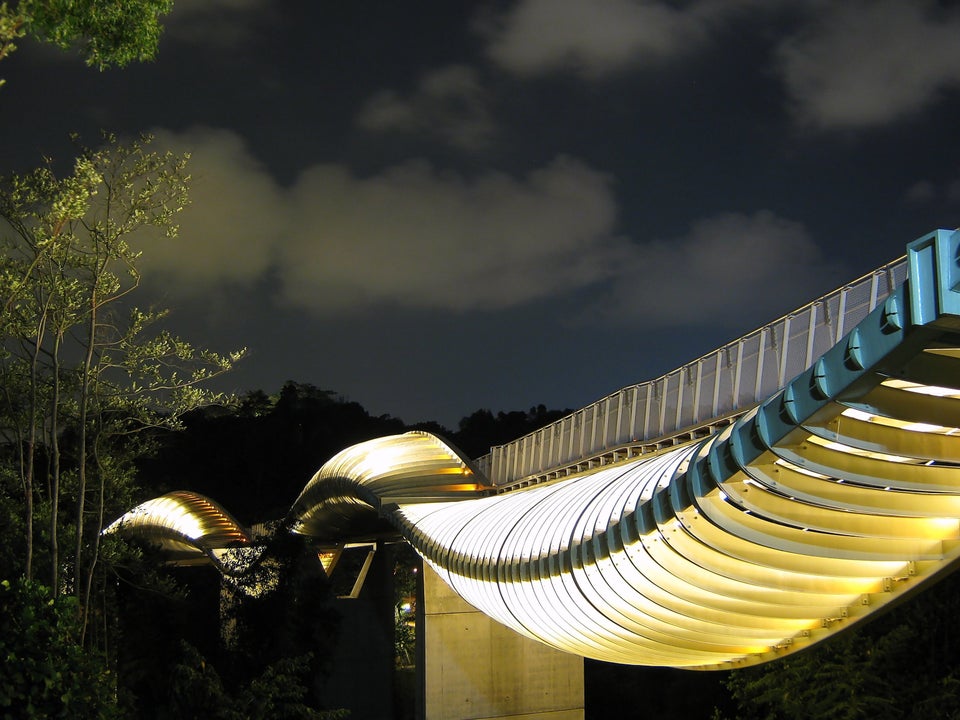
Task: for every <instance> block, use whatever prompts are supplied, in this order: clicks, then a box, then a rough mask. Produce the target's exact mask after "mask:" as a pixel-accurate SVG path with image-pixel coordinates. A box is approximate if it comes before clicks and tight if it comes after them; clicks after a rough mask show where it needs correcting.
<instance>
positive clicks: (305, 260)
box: [144, 129, 624, 313]
mask: <svg viewBox="0 0 960 720" xmlns="http://www.w3.org/2000/svg"><path fill="white" fill-rule="evenodd" d="M156 136H157V144H158V145H159V146H160V147H169V148H172V149H176V150H185V149H189V150H191V151H192V155H193V157H192V160H191V165H190V168H191V172H192V174H193V176H194V181H193V189H192V193H191V197H192V199H193V203H192V205H191V206H190V207H189V208H188V209H187V210H185V211H184V212H183V213H182V215H181V219H180V220H181V223H180V224H181V232H180V237H179V238H177V239H176V240H174V241H170V242H161V243H157V244H156V245H152V246H149V247H147V248H146V250H147V252H146V253H145V257H144V269H145V271H146V272H148V273H156V274H158V275H159V276H161V277H163V278H164V279H165V281H166V283H165V284H166V287H167V288H168V290H169V291H170V292H177V291H179V292H181V293H191V292H200V291H203V290H205V289H207V288H208V287H210V286H212V285H217V284H223V283H247V284H250V283H254V282H257V281H258V280H260V279H262V278H264V277H266V276H267V274H268V273H270V274H271V277H274V278H275V279H276V281H277V282H278V284H279V288H280V290H279V292H280V294H281V298H282V299H283V300H284V301H285V302H287V303H289V304H292V305H297V306H300V307H303V308H305V309H307V310H310V311H313V312H317V313H331V312H345V311H349V310H351V309H360V308H363V307H367V306H369V305H371V304H377V303H392V304H398V305H402V306H407V307H419V308H441V309H449V310H467V309H474V308H503V307H508V306H511V305H516V304H519V303H522V302H526V301H529V300H533V299H536V298H541V297H545V296H548V295H551V294H553V293H557V292H561V291H564V290H566V289H569V288H575V287H581V286H583V285H587V284H590V283H593V282H597V281H598V280H601V279H604V278H606V277H608V276H610V274H611V273H612V272H613V268H614V267H615V265H616V263H615V261H614V259H615V257H616V256H617V254H618V253H619V252H621V251H622V247H623V245H624V242H623V241H622V240H619V239H617V238H615V237H613V231H614V227H615V223H616V203H615V201H614V198H613V195H612V192H611V188H610V180H609V178H608V177H606V176H605V175H603V174H601V173H599V172H597V171H595V170H592V169H591V168H589V167H587V166H586V165H584V164H583V163H581V162H579V161H577V160H574V159H570V158H563V157H561V158H558V159H556V160H555V161H554V162H552V163H550V164H549V165H547V166H546V167H543V168H541V169H539V170H535V171H533V172H531V173H529V174H528V175H527V176H526V177H523V178H514V177H511V176H508V175H505V174H502V173H494V172H491V173H487V174H485V175H481V176H480V177H477V178H464V177H461V176H459V175H456V174H451V173H444V172H440V171H438V170H436V169H434V168H433V167H431V166H430V165H429V164H427V163H426V162H422V161H411V162H408V163H405V164H403V165H398V166H395V167H392V168H387V169H386V170H384V171H382V172H381V173H379V174H377V175H374V176H372V177H367V178H358V177H355V176H354V175H352V174H351V173H350V171H349V170H348V169H346V168H344V167H342V166H338V165H318V166H314V167H311V168H308V169H307V170H306V171H304V173H303V174H302V175H301V177H300V178H299V179H298V180H297V181H296V182H295V184H294V185H293V186H292V187H290V188H281V187H279V186H278V185H277V184H276V182H275V181H274V180H273V179H272V178H271V177H270V175H269V174H268V173H267V172H266V170H265V169H264V168H263V167H262V166H261V165H260V164H259V163H258V162H256V161H255V160H254V159H253V158H252V157H251V156H250V154H249V152H248V151H247V149H246V148H245V146H244V144H243V143H242V141H241V140H240V139H239V138H238V137H237V136H236V135H234V134H233V133H231V132H229V131H225V130H219V131H214V130H209V129H200V130H193V131H190V132H187V133H182V134H173V133H170V132H166V131H159V132H157V133H156Z"/></svg>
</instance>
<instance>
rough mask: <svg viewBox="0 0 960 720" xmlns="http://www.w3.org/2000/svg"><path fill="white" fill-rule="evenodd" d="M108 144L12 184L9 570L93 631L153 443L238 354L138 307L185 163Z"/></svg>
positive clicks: (0, 415)
mask: <svg viewBox="0 0 960 720" xmlns="http://www.w3.org/2000/svg"><path fill="white" fill-rule="evenodd" d="M103 143H104V144H103V146H102V147H100V148H99V149H90V148H85V147H82V146H79V147H78V153H79V154H78V157H77V159H76V161H75V162H74V164H73V168H72V171H71V172H69V173H66V174H65V175H62V176H61V175H59V174H58V173H57V172H56V171H55V169H54V166H53V165H52V163H49V162H48V163H47V164H45V165H43V166H41V167H40V168H37V169H36V170H34V171H32V172H28V173H25V174H22V175H12V176H10V177H7V178H4V179H2V181H0V248H2V251H3V252H2V255H0V303H2V306H3V312H2V314H0V512H2V513H3V514H4V515H7V516H8V517H10V518H11V520H12V521H13V522H11V530H12V529H13V528H16V529H17V531H18V535H19V538H20V539H19V540H18V541H16V542H12V543H11V545H12V546H13V547H14V548H16V553H15V557H12V558H11V557H6V556H4V557H0V560H3V562H4V565H5V568H4V570H5V572H6V573H7V574H8V576H16V575H20V574H22V575H24V576H26V577H27V578H32V577H34V576H36V575H37V574H38V571H39V572H42V573H43V574H44V575H46V576H47V577H49V586H50V587H51V588H53V589H54V590H55V591H56V592H72V593H73V594H75V595H76V597H77V598H78V600H80V605H81V609H80V611H81V616H82V617H83V618H84V619H85V620H86V619H88V618H89V615H90V612H91V608H94V607H97V608H102V607H103V606H104V603H103V602H101V601H100V599H98V598H96V597H94V594H95V589H96V588H97V587H98V585H100V586H102V584H103V582H104V580H105V577H104V576H103V575H99V576H98V575H97V572H98V567H99V562H100V559H101V554H100V550H101V542H102V539H101V534H100V533H101V530H102V529H103V527H104V522H105V519H107V518H108V516H109V517H114V516H116V515H119V514H120V513H121V512H123V511H125V510H127V509H129V508H130V507H131V506H132V505H133V504H135V502H134V496H135V482H134V474H135V470H136V468H135V466H134V460H135V459H136V458H137V457H138V456H139V455H141V454H143V453H146V452H149V450H150V447H151V445H150V437H149V435H148V434H146V433H144V430H147V429H152V428H154V427H157V426H163V427H171V426H175V425H176V424H177V423H178V421H179V418H180V416H181V415H182V414H183V413H184V412H187V411H189V410H192V409H194V408H196V407H198V406H200V405H204V404H207V403H211V402H223V401H224V400H225V399H224V398H222V397H220V396H218V395H215V394H213V393H210V392H208V391H206V390H204V389H202V388H201V387H200V385H201V383H203V382H205V381H206V380H209V379H210V378H212V377H214V376H216V375H218V374H220V373H223V372H226V371H228V370H229V369H230V368H231V367H232V364H233V362H235V361H236V360H238V359H239V358H240V356H241V355H242V352H238V353H233V354H230V355H220V354H217V353H214V352H210V351H208V350H205V349H201V348H195V347H193V346H191V345H190V344H188V343H186V342H184V341H182V340H180V339H179V338H177V337H176V336H174V335H173V334H172V333H170V332H169V331H168V330H167V329H166V328H164V327H163V326H162V320H163V318H164V312H162V311H153V310H149V311H145V310H141V309H139V308H137V307H136V306H134V305H133V304H132V302H131V301H132V299H133V298H134V293H135V292H136V290H137V289H138V288H139V285H140V273H139V270H138V268H137V263H138V260H139V258H140V254H141V248H149V247H150V243H151V242H156V241H162V240H163V238H165V237H171V236H174V235H175V234H176V232H177V226H176V224H175V222H174V219H175V216H176V214H177V213H178V212H179V211H180V210H181V208H182V207H183V206H184V204H185V203H186V202H187V182H188V179H189V176H188V175H187V173H186V162H187V158H186V157H179V156H175V155H172V154H170V153H160V152H155V151H153V150H152V149H151V147H150V138H148V137H144V138H141V139H140V140H137V141H133V142H126V143H125V142H120V141H119V140H118V139H117V138H116V137H113V136H110V135H107V136H105V137H104V139H103ZM16 504H19V506H20V507H19V512H16V511H14V508H15V505H16ZM101 569H102V568H101ZM81 627H82V628H85V627H86V624H85V623H84V624H82V626H81ZM96 627H100V626H96ZM100 639H101V640H102V641H105V640H106V638H105V637H104V636H101V638H100Z"/></svg>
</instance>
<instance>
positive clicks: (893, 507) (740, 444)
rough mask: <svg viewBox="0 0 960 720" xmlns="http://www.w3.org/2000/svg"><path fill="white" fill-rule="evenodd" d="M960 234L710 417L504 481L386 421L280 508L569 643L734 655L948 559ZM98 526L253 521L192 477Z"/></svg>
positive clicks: (213, 526)
mask: <svg viewBox="0 0 960 720" xmlns="http://www.w3.org/2000/svg"><path fill="white" fill-rule="evenodd" d="M958 249H960V232H951V231H937V232H935V233H933V234H931V235H928V236H926V237H924V238H921V239H920V240H918V241H916V242H915V243H912V244H911V245H910V246H908V263H909V275H908V279H907V281H906V282H905V283H904V284H903V285H901V286H900V287H899V288H896V289H895V290H894V291H893V292H892V293H891V294H889V296H888V297H887V298H886V300H885V301H883V302H882V303H881V304H879V305H878V306H877V307H876V309H875V310H873V312H871V313H870V314H869V315H867V316H866V317H865V318H864V319H863V320H862V321H861V322H860V323H859V324H858V325H857V326H856V327H855V328H854V329H853V330H852V331H851V332H849V333H848V334H847V335H846V336H845V337H843V339H841V340H840V342H839V343H838V344H836V345H835V346H834V347H833V348H832V349H830V350H829V351H827V352H826V354H824V355H823V356H821V357H820V358H819V359H817V360H816V361H815V362H814V363H813V364H812V365H811V366H810V367H809V368H808V369H807V370H805V371H804V372H802V373H801V374H800V375H799V376H797V377H796V378H795V379H794V380H792V381H790V382H788V383H786V385H785V386H784V387H783V388H782V389H780V390H779V391H777V392H775V393H773V394H772V395H771V396H770V397H768V398H767V399H766V400H765V401H764V402H762V403H760V404H759V405H757V406H755V407H753V408H751V409H749V410H748V411H746V412H744V413H743V414H741V415H740V416H739V417H738V418H737V419H736V421H735V422H733V423H732V424H729V425H727V426H726V427H724V428H723V429H722V430H720V431H718V432H716V433H714V434H712V435H710V436H709V437H706V438H701V439H693V440H689V441H687V442H686V443H685V444H680V445H677V446H675V447H668V448H665V449H661V450H659V451H656V452H650V453H648V454H643V455H641V456H640V457H632V458H629V459H626V460H619V461H616V462H612V463H611V464H607V465H604V466H602V467H597V468H593V469H590V470H588V471H584V472H579V473H575V474H571V475H569V476H567V477H562V478H559V479H555V480H550V481H549V482H544V483H540V484H536V485H533V486H530V487H524V488H522V489H517V490H512V491H509V492H498V489H497V488H495V487H493V486H492V485H490V483H489V482H488V481H487V480H486V478H485V477H483V476H482V475H481V474H480V473H479V471H478V470H477V469H476V468H475V467H474V466H473V465H472V464H471V463H470V462H469V461H467V460H465V459H464V458H462V457H461V456H460V454H459V453H458V452H457V451H456V450H455V449H454V448H452V447H450V446H449V445H447V444H445V443H444V442H443V441H442V440H440V439H439V438H436V437H434V436H432V435H429V434H426V433H407V434H404V435H398V436H393V437H386V438H380V439H377V440H373V441H370V442H366V443H362V444H359V445H355V446H353V447H350V448H347V449H346V450H344V451H342V452H341V453H339V454H338V455H337V456H335V457H334V458H332V459H331V460H330V461H329V462H327V463H326V464H325V465H324V466H323V467H322V468H321V469H320V471H319V472H318V473H317V475H316V476H314V478H313V479H312V480H311V481H310V482H309V483H308V484H307V486H306V488H305V489H304V491H303V493H302V494H301V495H300V497H299V498H298V499H297V500H296V502H295V503H294V505H293V507H292V509H291V511H290V518H291V519H292V520H293V521H294V526H295V529H296V531H297V532H300V533H302V534H305V535H308V536H313V537H316V538H319V539H321V540H325V541H335V540H341V541H342V540H344V539H347V538H351V537H359V536H365V535H366V536H373V535H376V534H378V533H381V532H382V531H383V529H384V527H387V526H388V527H391V528H393V529H394V530H395V531H396V532H399V534H400V535H402V537H403V538H404V539H406V540H407V541H408V542H409V543H410V544H411V545H412V546H413V547H414V548H416V550H417V551H418V552H419V553H420V554H421V555H422V556H423V558H424V559H425V560H426V561H427V562H429V563H430V564H431V566H433V568H434V569H435V570H436V571H437V573H438V574H439V575H440V577H441V578H443V579H444V580H445V581H446V582H447V583H448V584H449V585H450V586H451V587H452V588H453V589H454V590H456V592H457V593H459V594H460V595H461V596H462V597H463V598H464V599H465V600H467V601H468V602H469V603H470V604H472V605H473V606H475V607H476V608H478V609H479V610H481V611H483V612H484V613H486V614H487V615H489V616H490V617H492V618H493V619H495V620H497V621H499V622H501V623H503V624H504V625H506V626H508V627H510V628H512V629H514V630H516V631H517V632H519V633H521V634H523V635H525V636H528V637H530V638H533V639H535V640H538V641H541V642H543V643H545V644H547V645H550V646H553V647H555V648H558V649H560V650H563V651H567V652H570V653H574V654H577V655H582V656H584V657H590V658H595V659H599V660H604V661H609V662H619V663H631V664H639V665H659V666H672V667H686V668H695V669H728V668H734V667H741V666H744V665H749V664H753V663H758V662H765V661H768V660H773V659H775V658H778V657H782V656H784V655H785V654H788V653H790V652H794V651H796V650H799V649H802V648H804V647H806V646H808V645H810V644H811V643H814V642H818V641H820V640H823V639H824V638H826V637H829V636H830V635H832V634H834V633H836V632H838V631H840V630H843V629H845V628H847V627H850V626H851V625H852V624H853V623H854V622H856V621H858V620H860V619H863V618H865V617H867V616H869V615H870V614H872V613H875V612H876V611H878V610H880V609H882V608H884V607H886V606H889V604H890V603H892V602H895V601H898V600H900V599H903V598H904V597H905V596H906V595H908V594H909V593H910V592H911V591H914V590H916V589H918V588H920V587H922V586H923V585H924V584H925V583H928V582H929V581H931V580H933V579H935V578H936V577H938V576H942V575H943V574H944V573H946V572H949V571H950V570H952V569H953V567H954V566H955V564H956V562H957V561H958V559H960V292H958V290H960V265H958ZM615 457H616V456H615ZM151 503H153V505H151ZM172 507H175V508H176V510H175V511H174V512H173V514H172V515H173V516H174V518H175V519H174V520H171V508H172ZM231 523H232V524H233V525H232V527H231V525H230V524H231ZM112 528H113V529H118V528H121V529H124V530H126V531H129V532H134V533H135V534H141V535H147V536H149V537H151V538H152V539H154V540H155V541H157V542H160V543H161V545H165V546H166V547H168V548H169V549H171V550H174V549H175V550H177V551H178V552H179V551H183V550H184V549H185V548H188V549H189V548H192V549H193V550H194V552H195V555H196V556H197V557H207V558H210V559H212V560H214V561H216V562H218V564H220V565H222V564H223V562H222V558H220V557H219V556H218V555H217V550H216V549H217V548H223V547H224V546H225V545H226V544H229V543H225V542H223V540H224V538H226V537H227V536H229V537H230V538H232V540H233V541H234V542H233V544H234V545H240V546H243V545H244V544H248V543H249V542H250V541H249V538H248V537H247V536H246V535H245V534H244V532H243V530H242V529H240V528H239V527H237V526H236V523H234V522H233V521H232V520H230V518H229V516H228V515H227V514H226V513H225V511H222V509H218V506H216V505H215V504H211V503H210V501H207V500H206V499H204V498H200V497H199V496H195V495H189V494H181V495H180V496H177V495H175V494H174V495H171V496H164V498H160V499H157V500H153V501H150V502H149V503H145V504H144V505H142V506H140V507H138V508H136V509H134V510H133V511H131V513H128V514H127V515H126V516H124V517H123V518H121V519H120V520H119V521H118V522H117V523H116V524H115V525H114V526H112ZM215 535H216V537H214V536H215Z"/></svg>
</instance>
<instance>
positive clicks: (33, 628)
mask: <svg viewBox="0 0 960 720" xmlns="http://www.w3.org/2000/svg"><path fill="white" fill-rule="evenodd" d="M75 606H76V598H72V597H63V596H61V597H59V598H54V597H53V595H52V593H51V592H50V590H49V589H48V588H46V587H44V586H42V585H39V584H37V583H34V582H32V581H29V580H26V579H20V580H19V581H16V582H14V583H11V582H10V581H8V580H4V581H2V582H0V713H2V714H3V716H4V717H23V718H52V717H70V718H90V719H91V720H92V719H94V718H96V719H98V720H99V719H105V718H113V717H119V714H118V712H117V708H116V703H115V701H114V686H113V681H112V678H111V677H110V673H109V671H108V670H107V669H106V668H105V666H104V665H103V663H102V661H101V660H100V658H99V657H97V656H96V655H91V654H89V653H87V652H85V651H84V649H83V647H82V646H81V645H80V643H79V635H80V625H79V622H78V618H77V613H76V607H75Z"/></svg>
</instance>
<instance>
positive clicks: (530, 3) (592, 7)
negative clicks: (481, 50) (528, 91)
mask: <svg viewBox="0 0 960 720" xmlns="http://www.w3.org/2000/svg"><path fill="white" fill-rule="evenodd" d="M702 4H703V3H700V4H699V5H702ZM697 7H698V5H697V4H695V5H694V9H693V10H691V9H681V8H678V7H676V6H674V5H671V4H668V3H665V2H647V1H645V0H593V2H590V3H585V2H582V0H521V1H520V2H518V3H517V4H516V5H515V6H514V7H513V8H512V10H510V11H509V12H507V13H506V14H504V15H503V16H501V17H500V18H497V19H495V20H494V21H493V23H492V26H491V27H487V28H484V31H485V32H486V33H487V34H488V35H489V47H488V53H489V55H490V57H491V59H492V60H493V61H494V62H495V63H497V64H498V65H500V66H501V67H502V68H504V69H507V70H509V71H511V72H514V73H517V74H519V75H535V74H539V73H542V72H550V71H553V70H557V69H566V68H572V69H574V70H576V71H577V72H579V73H580V74H582V75H584V76H587V77H597V76H602V75H606V74H608V73H611V72H615V71H617V70H620V69H621V68H623V67H625V66H628V65H632V64H634V63H637V62H641V61H643V60H661V59H663V58H667V57H671V56H674V55H676V54H678V53H680V52H683V51H684V50H685V49H687V47H688V46H689V44H690V43H692V42H696V41H697V40H699V39H700V38H701V33H702V29H703V28H702V22H703V18H702V17H701V15H700V13H699V12H698V10H697V9H696V8H697Z"/></svg>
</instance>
